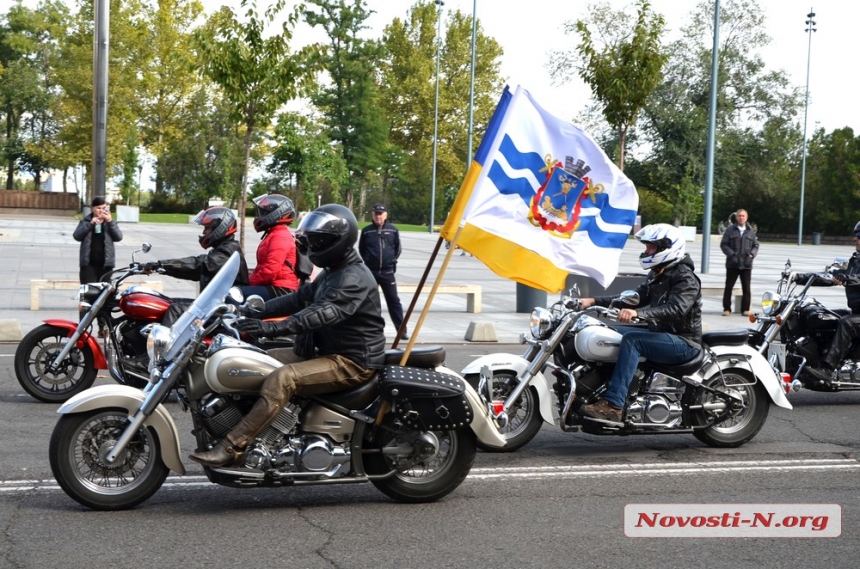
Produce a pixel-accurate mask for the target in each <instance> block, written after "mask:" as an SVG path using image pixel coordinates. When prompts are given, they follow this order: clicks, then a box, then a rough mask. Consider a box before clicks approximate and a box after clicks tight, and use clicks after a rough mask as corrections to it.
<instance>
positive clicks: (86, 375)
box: [15, 324, 97, 403]
mask: <svg viewBox="0 0 860 569" xmlns="http://www.w3.org/2000/svg"><path fill="white" fill-rule="evenodd" d="M68 336H69V331H68V330H66V329H65V328H60V327H59V326H50V325H48V324H42V325H41V326H37V327H36V328H34V329H33V330H31V331H30V332H29V333H28V334H27V335H26V336H24V339H23V340H21V343H20V344H18V348H17V349H16V350H15V377H16V378H18V383H20V384H21V387H23V388H24V391H26V392H27V393H29V394H30V395H32V396H33V397H35V398H36V399H38V400H39V401H44V402H45V403H62V402H64V401H66V400H67V399H70V398H71V397H72V396H73V395H76V394H78V393H80V392H81V391H83V390H85V389H89V388H90V387H91V386H92V384H93V383H94V382H95V380H96V373H97V372H96V368H95V364H94V358H93V353H92V351H91V350H90V348H89V346H87V345H86V344H84V346H83V347H82V348H78V347H74V348H72V350H71V351H70V352H69V355H67V356H66V358H65V359H64V360H63V361H62V362H60V364H59V366H57V367H56V368H53V369H52V368H51V364H52V362H53V361H54V358H56V357H57V354H59V353H60V351H61V350H62V349H63V347H64V346H65V345H66V342H68V341H69V337H68Z"/></svg>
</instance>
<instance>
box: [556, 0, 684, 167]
mask: <svg viewBox="0 0 860 569" xmlns="http://www.w3.org/2000/svg"><path fill="white" fill-rule="evenodd" d="M636 6H637V15H636V21H635V23H633V25H632V26H631V25H629V24H628V22H629V20H630V19H629V17H627V16H626V14H624V12H620V13H614V12H612V11H611V10H610V9H609V7H608V4H605V3H604V4H602V5H598V6H597V7H595V8H593V9H592V11H591V17H590V19H589V20H577V21H575V22H572V23H571V22H567V23H566V24H565V33H566V34H574V33H575V34H577V35H578V36H579V38H580V42H579V45H578V46H577V47H576V54H577V56H578V57H575V58H573V57H572V56H571V55H570V54H566V53H564V52H562V53H556V54H555V55H554V56H553V60H552V61H551V63H550V66H551V67H550V75H551V76H552V78H553V79H554V80H555V81H556V82H558V83H560V84H564V83H566V82H568V81H570V80H571V79H572V77H571V75H570V72H569V71H568V70H569V69H570V68H571V66H569V65H567V64H568V62H571V60H573V62H574V66H572V67H573V68H574V69H577V70H578V73H579V76H580V77H581V78H582V80H583V81H585V82H586V83H587V84H588V85H589V86H590V87H591V90H592V92H593V93H594V97H595V98H596V99H597V101H598V102H599V103H600V104H601V105H602V112H603V116H604V117H605V118H606V122H607V123H609V125H610V126H612V127H613V128H614V129H616V131H617V132H618V141H619V148H618V167H619V168H621V169H622V170H623V169H624V157H625V154H626V143H627V133H628V131H629V130H630V128H631V127H632V126H633V125H634V124H635V122H636V120H637V118H638V117H639V113H640V112H641V111H642V109H643V108H644V107H645V103H646V101H647V99H648V97H649V96H650V95H651V93H652V92H654V90H655V89H656V88H657V87H658V86H659V85H660V82H661V80H662V78H663V64H664V63H665V62H666V59H667V56H666V54H665V53H664V52H663V50H662V49H661V45H660V38H661V35H662V33H663V29H664V27H665V21H664V19H663V16H661V15H659V14H655V13H654V12H652V11H651V5H650V4H649V2H648V1H647V0H638V1H637V2H636ZM592 30H594V32H593V31H592Z"/></svg>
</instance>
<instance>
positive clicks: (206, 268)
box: [159, 235, 250, 290]
mask: <svg viewBox="0 0 860 569" xmlns="http://www.w3.org/2000/svg"><path fill="white" fill-rule="evenodd" d="M234 251H238V252H239V258H240V263H241V264H240V265H239V274H238V275H236V280H235V281H233V285H234V286H245V285H248V284H250V283H249V282H248V264H247V263H246V262H245V255H243V254H242V249H241V248H240V247H239V242H238V241H236V240H235V239H234V238H233V236H232V235H231V236H229V237H228V238H227V239H226V240H225V241H222V242H221V243H220V244H219V245H217V246H216V247H212V248H211V249H209V252H208V253H205V254H203V255H197V256H196V257H182V258H181V259H162V260H161V261H159V262H160V263H161V268H162V269H164V272H165V274H167V275H169V276H171V277H176V278H177V279H185V280H187V281H200V290H203V289H204V288H206V285H208V284H209V281H211V280H212V277H214V276H215V273H217V272H218V271H219V270H221V267H223V266H224V263H226V262H227V259H229V258H230V255H232V254H233V252H234Z"/></svg>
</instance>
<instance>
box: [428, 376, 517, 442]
mask: <svg viewBox="0 0 860 569" xmlns="http://www.w3.org/2000/svg"><path fill="white" fill-rule="evenodd" d="M435 371H438V372H442V373H447V374H450V375H453V376H455V377H460V376H459V375H458V374H457V372H455V371H454V370H452V369H449V368H447V367H444V366H439V367H437V368H435ZM460 379H463V378H462V377H460ZM463 383H465V384H466V399H468V400H469V404H470V405H471V406H472V410H473V411H474V412H475V417H474V418H473V419H472V423H471V424H470V425H469V426H470V427H472V431H473V432H474V433H475V436H477V437H478V440H479V441H481V442H482V443H484V444H485V445H487V446H491V447H498V448H502V447H503V446H505V443H507V439H506V438H505V437H503V436H502V435H501V433H499V427H498V425H496V421H495V420H494V419H493V418H492V417H491V416H490V412H489V410H488V409H487V404H486V403H484V402H483V401H481V397H480V396H479V395H478V392H477V391H475V388H474V387H472V386H471V385H470V384H469V382H468V381H464V382H463Z"/></svg>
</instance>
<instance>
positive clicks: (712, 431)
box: [693, 370, 770, 448]
mask: <svg viewBox="0 0 860 569" xmlns="http://www.w3.org/2000/svg"><path fill="white" fill-rule="evenodd" d="M722 377H723V378H724V379H725V381H723V379H721V377H720V376H719V375H716V376H714V377H713V378H711V379H710V380H706V382H705V384H706V385H707V386H708V387H711V388H714V389H716V390H718V391H723V392H732V393H735V394H737V395H739V396H740V397H742V398H743V401H744V404H743V409H741V410H740V411H738V412H737V413H736V414H734V415H732V416H731V417H729V418H728V419H726V420H725V421H723V422H722V423H718V424H715V425H711V426H710V427H708V428H706V429H696V430H695V431H693V435H694V436H695V437H696V438H697V439H699V440H700V441H702V442H703V443H705V444H707V445H709V446H712V447H722V448H731V447H739V446H741V445H742V444H744V443H745V442H747V441H749V440H750V439H752V438H753V437H754V436H756V435H757V434H758V432H759V431H760V430H761V428H762V427H763V426H764V422H765V420H766V419H767V415H768V412H769V410H770V397H769V396H768V394H767V390H766V389H765V388H764V386H763V385H762V383H761V382H760V381H758V380H757V379H755V378H754V377H751V376H750V375H749V374H748V373H747V372H746V371H741V370H727V371H724V372H723V376H722ZM713 400H714V397H713V396H712V395H710V394H708V393H707V392H704V391H702V392H701V393H700V394H699V396H698V397H697V401H698V402H703V401H705V402H706V401H713ZM698 413H709V412H707V411H699V412H698ZM701 420H702V421H703V422H707V421H708V420H710V418H709V417H707V416H702V417H701Z"/></svg>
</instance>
